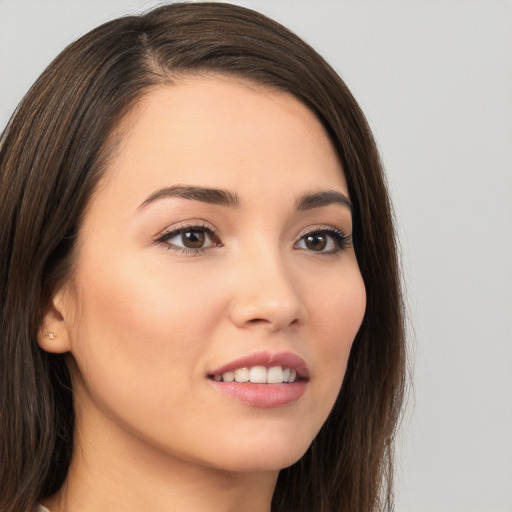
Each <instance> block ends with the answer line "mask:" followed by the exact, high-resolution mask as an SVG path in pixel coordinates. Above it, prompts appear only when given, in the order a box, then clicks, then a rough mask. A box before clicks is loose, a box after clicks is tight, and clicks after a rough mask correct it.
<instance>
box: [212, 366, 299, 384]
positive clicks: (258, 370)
mask: <svg viewBox="0 0 512 512" xmlns="http://www.w3.org/2000/svg"><path fill="white" fill-rule="evenodd" d="M209 378H213V380H215V381H216V382H239V383H242V382H251V383H253V384H285V383H293V382H295V380H296V379H297V370H295V369H293V368H283V367H281V366H272V367H270V368H265V366H252V367H250V368H247V367H242V368H237V369H236V370H234V371H227V372H224V373H216V374H214V375H213V376H209Z"/></svg>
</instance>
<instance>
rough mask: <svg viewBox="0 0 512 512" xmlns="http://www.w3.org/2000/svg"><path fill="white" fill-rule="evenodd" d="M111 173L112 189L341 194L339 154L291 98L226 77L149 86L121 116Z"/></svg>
mask: <svg viewBox="0 0 512 512" xmlns="http://www.w3.org/2000/svg"><path fill="white" fill-rule="evenodd" d="M119 133H121V141H120V144H119V146H118V148H117V151H116V156H115V157H114V158H113V160H112V161H111V165H110V171H111V172H109V174H111V176H112V178H113V180H114V181H115V182H116V186H117V187H127V188H128V189H137V190H140V191H141V189H145V190H146V191H147V192H148V193H150V192H151V189H152V188H157V187H161V186H169V185H172V184H176V183H180V184H183V183H185V184H190V185H201V186H209V187H212V188H226V189H232V188H236V189H238V191H239V193H240V192H241V194H242V195H243V193H244V189H246V190H252V191H255V190H259V191H260V192H261V193H269V192H270V190H268V189H270V188H272V189H275V188H276V187H280V188H285V187H286V188H288V189H290V190H291V189H293V188H304V187H306V188H308V189H311V190H314V189H320V188H325V187H326V186H329V187H331V188H333V187H334V188H337V189H340V190H341V191H343V192H345V193H346V192H347V186H346V182H345V178H344V174H343V170H342V168H341V164H340V162H339V159H338V156H337V153H336V151H335V149H334V147H333V145H332V143H331V141H330V139H329V137H328V135H327V133H326V131H325V129H324V127H323V126H322V124H321V123H320V122H319V120H318V119H317V117H316V116H315V114H314V113H313V112H312V111H311V110H310V109H309V108H307V107H306V106H305V105H304V104H303V103H301V102H300V101H299V100H298V99H296V98H295V97H294V96H293V95H291V94H288V93H285V92H281V91H276V90H274V89H269V88H266V87H262V86H259V85H255V84H252V83H247V82H244V81H241V80H236V79H233V78H227V77H218V76H217V77H204V76H203V77H190V78H185V79H181V80H180V81H179V82H178V83H177V84H176V85H161V86H158V87H156V88H154V89H152V90H151V91H150V92H149V93H148V94H147V95H146V96H144V97H143V99H142V100H141V101H140V102H139V103H138V104H137V105H136V106H135V108H134V109H133V110H132V112H130V113H129V114H128V115H127V117H126V118H125V119H124V120H123V122H122V124H121V127H120V130H119Z"/></svg>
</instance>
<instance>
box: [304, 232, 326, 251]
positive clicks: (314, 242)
mask: <svg viewBox="0 0 512 512" xmlns="http://www.w3.org/2000/svg"><path fill="white" fill-rule="evenodd" d="M326 245H327V238H326V236H325V235H321V234H319V235H308V236H307V237H306V247H307V248H308V249H311V250H312V251H323V250H324V249H325V247H326Z"/></svg>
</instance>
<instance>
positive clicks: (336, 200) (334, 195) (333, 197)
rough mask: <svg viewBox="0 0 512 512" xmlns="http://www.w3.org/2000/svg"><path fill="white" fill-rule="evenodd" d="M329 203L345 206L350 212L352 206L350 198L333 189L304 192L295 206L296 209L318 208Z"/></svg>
mask: <svg viewBox="0 0 512 512" xmlns="http://www.w3.org/2000/svg"><path fill="white" fill-rule="evenodd" d="M331 204H339V205H342V206H345V207H346V208H348V209H349V210H350V212H352V210H353V207H352V203H351V202H350V199H349V198H348V197H347V196H346V195H345V194H342V193H341V192H337V191H335V190H324V191H321V192H316V193H314V194H304V195H303V196H301V197H299V198H298V199H297V202H296V203H295V206H296V208H297V210H298V211H304V210H311V209H312V208H320V207H322V206H329V205H331Z"/></svg>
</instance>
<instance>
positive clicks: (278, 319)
mask: <svg viewBox="0 0 512 512" xmlns="http://www.w3.org/2000/svg"><path fill="white" fill-rule="evenodd" d="M276 253H277V254H271V253H270V252H268V251H267V252H265V254H261V253H259V254H252V255H251V257H249V258H245V259H244V261H239V262H237V264H236V265H234V266H233V272H234V293H233V297H232V301H231V304H230V311H229V316H230V318H231V321H232V322H233V323H234V324H235V325H236V326H237V327H240V328H256V327H258V328H263V329H266V330H267V331H269V332H274V331H279V330H281V329H284V328H286V327H289V326H299V325H302V324H304V323H305V322H306V319H307V308H306V305H305V303H304V300H303V297H302V294H301V293H300V292H299V290H298V284H299V283H297V282H296V279H294V277H293V272H292V271H291V269H290V268H289V267H287V265H286V264H285V263H284V261H283V259H282V258H281V257H280V256H279V254H278V251H276Z"/></svg>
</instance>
